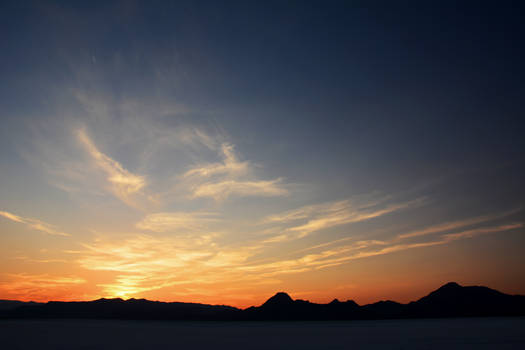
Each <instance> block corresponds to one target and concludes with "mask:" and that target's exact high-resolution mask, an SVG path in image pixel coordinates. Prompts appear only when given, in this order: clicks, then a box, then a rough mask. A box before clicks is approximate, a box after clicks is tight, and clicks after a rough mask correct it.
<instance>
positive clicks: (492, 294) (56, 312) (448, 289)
mask: <svg viewBox="0 0 525 350" xmlns="http://www.w3.org/2000/svg"><path fill="white" fill-rule="evenodd" d="M480 316H525V296H521V295H508V294H504V293H501V292H498V291H496V290H494V289H490V288H487V287H480V286H469V287H462V286H460V285H459V284H457V283H454V282H451V283H447V284H445V285H443V286H442V287H440V288H439V289H437V290H435V291H433V292H431V293H430V294H428V295H427V296H424V297H423V298H421V299H419V300H417V301H413V302H410V303H408V304H400V303H397V302H394V301H379V302H376V303H373V304H367V305H362V306H360V305H358V304H357V303H355V302H354V301H353V300H348V301H344V302H341V301H338V300H337V299H334V300H333V301H332V302H330V303H328V304H316V303H311V302H309V301H305V300H300V299H298V300H293V299H292V298H291V297H290V296H289V295H288V294H286V293H283V292H280V293H277V294H275V295H274V296H272V297H271V298H270V299H268V300H267V301H266V302H265V303H263V304H262V305H261V306H252V307H249V308H247V309H244V310H241V309H237V308H234V307H231V306H224V305H207V304H197V303H178V302H174V303H166V302H158V301H149V300H146V299H129V300H122V299H99V300H94V301H86V302H48V303H45V304H44V303H24V302H19V301H11V300H1V301H0V317H1V318H100V319H152V320H153V319H155V320H239V321H240V320H353V319H388V318H423V317H480Z"/></svg>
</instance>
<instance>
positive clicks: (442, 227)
mask: <svg viewBox="0 0 525 350" xmlns="http://www.w3.org/2000/svg"><path fill="white" fill-rule="evenodd" d="M518 211H520V209H513V210H510V211H507V212H504V213H499V214H493V215H484V216H478V217H474V218H468V219H463V220H456V221H450V222H445V223H442V224H439V225H434V226H430V227H427V228H424V229H421V230H416V231H411V232H407V233H403V234H400V235H398V237H397V238H398V239H405V238H412V237H419V236H426V235H430V234H434V233H438V232H445V231H451V230H456V229H459V228H462V227H466V226H471V225H476V224H480V223H483V222H487V221H492V220H496V219H500V218H503V217H506V216H509V215H512V214H514V213H517V212H518Z"/></svg>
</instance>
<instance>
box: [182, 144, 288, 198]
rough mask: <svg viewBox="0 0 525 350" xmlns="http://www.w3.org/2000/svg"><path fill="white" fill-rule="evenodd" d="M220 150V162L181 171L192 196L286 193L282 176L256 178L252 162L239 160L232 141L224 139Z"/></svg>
mask: <svg viewBox="0 0 525 350" xmlns="http://www.w3.org/2000/svg"><path fill="white" fill-rule="evenodd" d="M220 154H221V156H222V158H223V161H222V162H216V163H209V164H202V165H198V166H196V167H193V168H191V169H190V170H188V171H187V172H186V173H185V174H184V178H186V179H187V180H188V181H190V186H191V189H192V195H191V196H192V197H193V198H199V197H210V198H213V199H215V200H224V199H227V198H228V197H231V196H240V197H247V196H262V197H275V196H285V195H288V194H289V192H288V190H287V189H286V188H285V187H284V186H283V183H282V182H283V180H282V179H281V178H278V179H274V180H259V179H257V178H255V176H254V175H253V173H254V169H253V166H252V165H251V163H250V162H248V161H243V162H241V161H239V159H238V157H237V155H236V154H235V151H234V146H233V145H231V144H228V143H223V144H222V145H221V147H220Z"/></svg>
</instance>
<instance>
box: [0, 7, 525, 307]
mask: <svg viewBox="0 0 525 350" xmlns="http://www.w3.org/2000/svg"><path fill="white" fill-rule="evenodd" d="M423 3H424V4H423ZM483 3H484V2H483ZM432 4H433V5H432ZM479 6H480V3H479V2H471V3H469V2H457V1H450V2H449V1H434V2H427V1H423V2H420V1H413V2H405V1H400V2H397V1H387V2H384V3H382V2H377V1H371V2H361V1H319V2H314V1H258V2H255V1H239V2H237V1H235V2H230V1H227V2H222V1H188V2H179V1H172V2H168V1H144V2H142V1H138V2H137V1H119V2H106V1H100V2H98V1H94V2H87V1H86V2H85V3H84V4H83V5H81V4H79V2H70V1H56V2H54V1H38V2H34V3H31V2H29V1H23V2H22V1H2V4H1V5H0V33H1V34H0V52H1V55H0V107H1V108H0V123H1V128H0V299H18V300H35V301H48V300H92V299H97V298H101V297H107V298H114V297H121V298H124V299H127V298H147V299H152V300H163V301H195V302H205V303H213V304H229V305H233V306H239V307H246V306H249V305H258V304H260V303H262V302H263V301H264V300H266V299H267V298H268V297H270V296H271V295H273V294H274V293H275V292H278V291H286V292H288V293H289V294H290V295H291V296H292V297H293V298H301V299H308V300H310V301H314V302H329V301H330V300H332V299H333V298H338V299H340V300H346V299H354V300H355V301H357V302H358V303H360V304H362V303H368V302H373V301H377V300H380V299H393V300H396V301H400V302H408V301H410V300H414V299H417V298H419V297H421V296H423V295H424V294H426V293H428V292H429V291H431V290H433V289H435V288H437V287H439V286H440V285H442V284H444V283H446V282H448V281H456V282H458V283H460V284H466V285H471V284H475V285H486V286H489V287H491V288H495V289H498V290H501V291H503V292H506V293H511V294H525V136H524V135H525V114H524V107H525V97H524V96H525V85H524V81H525V68H524V64H523V62H525V57H524V56H525V55H524V53H525V52H524V50H523V42H524V33H525V31H524V25H523V23H522V22H523V18H524V16H525V11H524V6H523V5H522V2H518V1H516V2H510V1H502V2H499V1H498V2H493V3H492V5H491V6H489V5H483V6H482V7H479Z"/></svg>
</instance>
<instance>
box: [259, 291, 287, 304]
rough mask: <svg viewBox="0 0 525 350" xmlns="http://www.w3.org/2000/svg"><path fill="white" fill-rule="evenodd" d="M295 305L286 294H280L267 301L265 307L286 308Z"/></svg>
mask: <svg viewBox="0 0 525 350" xmlns="http://www.w3.org/2000/svg"><path fill="white" fill-rule="evenodd" d="M292 303H293V299H292V298H291V297H290V296H289V295H288V294H286V293H285V292H279V293H277V294H275V295H274V296H273V297H271V298H270V299H268V300H266V302H265V303H264V304H263V306H284V305H289V304H292Z"/></svg>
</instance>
